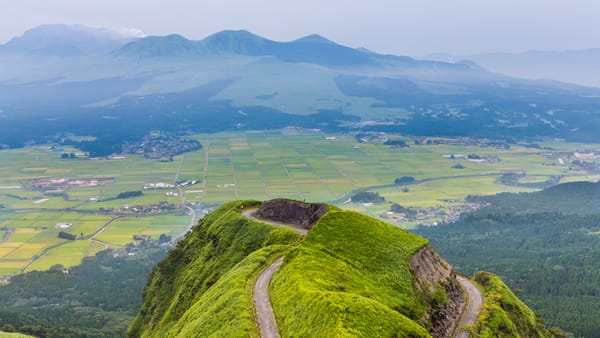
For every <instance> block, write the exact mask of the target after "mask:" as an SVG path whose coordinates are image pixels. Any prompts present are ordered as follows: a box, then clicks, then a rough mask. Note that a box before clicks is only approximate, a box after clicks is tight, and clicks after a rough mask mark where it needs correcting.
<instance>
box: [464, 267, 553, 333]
mask: <svg viewBox="0 0 600 338" xmlns="http://www.w3.org/2000/svg"><path fill="white" fill-rule="evenodd" d="M475 280H476V281H477V282H478V283H479V284H481V285H482V286H483V287H484V289H485V299H486V302H485V307H484V310H483V311H482V312H481V315H480V316H479V318H478V322H477V323H476V325H475V327H474V328H473V332H474V333H475V334H476V335H477V336H478V337H482V338H484V337H490V338H491V337H561V336H563V332H562V331H560V330H558V329H553V330H552V332H551V331H549V330H547V329H546V328H545V327H544V325H543V323H542V322H540V321H539V320H538V318H537V317H536V315H535V313H534V312H533V311H531V309H530V308H528V307H527V305H525V304H524V303H523V302H521V301H520V300H519V298H517V296H515V294H514V293H512V291H510V289H509V288H508V286H506V284H504V282H502V280H501V279H500V278H499V277H498V276H495V275H493V274H491V273H489V272H478V273H477V274H476V275H475Z"/></svg>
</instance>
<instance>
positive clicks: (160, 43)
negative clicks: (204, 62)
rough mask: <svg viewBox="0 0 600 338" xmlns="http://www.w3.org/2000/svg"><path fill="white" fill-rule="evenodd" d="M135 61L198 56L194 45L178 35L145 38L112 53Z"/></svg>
mask: <svg viewBox="0 0 600 338" xmlns="http://www.w3.org/2000/svg"><path fill="white" fill-rule="evenodd" d="M113 54H114V55H116V56H126V57H127V56H128V57H133V58H136V59H159V58H177V57H190V56H197V55H199V54H200V52H199V50H198V48H197V46H196V44H195V43H194V42H193V41H190V40H188V39H186V38H185V37H183V36H181V35H179V34H170V35H166V36H147V37H145V38H141V39H139V40H136V41H133V42H130V43H128V44H127V45H125V46H123V47H122V48H120V49H118V50H117V51H115V52H114V53H113Z"/></svg>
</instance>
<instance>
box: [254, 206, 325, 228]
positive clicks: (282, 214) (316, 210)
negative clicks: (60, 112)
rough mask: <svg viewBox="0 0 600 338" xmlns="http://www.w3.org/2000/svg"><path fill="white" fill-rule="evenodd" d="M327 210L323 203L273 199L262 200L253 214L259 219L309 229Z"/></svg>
mask: <svg viewBox="0 0 600 338" xmlns="http://www.w3.org/2000/svg"><path fill="white" fill-rule="evenodd" d="M327 211H329V208H328V207H327V205H325V204H318V203H303V202H298V201H292V200H287V199H274V200H271V201H266V202H263V204H261V206H260V208H259V209H258V210H257V211H256V212H255V215H256V216H257V217H258V218H261V219H265V220H272V221H276V222H280V223H285V224H294V225H297V226H300V227H302V228H304V229H310V228H312V227H313V226H314V225H315V223H317V221H318V220H319V218H321V216H323V215H324V214H325V213H327Z"/></svg>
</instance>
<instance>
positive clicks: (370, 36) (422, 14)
mask: <svg viewBox="0 0 600 338" xmlns="http://www.w3.org/2000/svg"><path fill="white" fill-rule="evenodd" d="M599 15H600V1H592V0H527V1H523V0H485V1H482V0H453V1H443V0H413V1H407V0H370V1H364V0H327V1H323V0H302V1H297V0H293V1H292V0H284V1H282V0H220V1H197V0H85V1H82V0H43V1H40V0H19V1H3V4H2V10H1V11H0V22H2V25H1V26H0V43H4V42H6V41H8V40H9V39H10V38H11V37H14V36H19V35H21V34H22V33H23V31H25V30H27V29H30V28H33V27H35V26H38V25H41V24H48V23H67V24H73V23H79V24H85V25H90V26H101V27H108V28H113V29H117V30H120V31H122V32H128V33H130V34H134V35H142V34H147V35H166V34H171V33H179V34H182V35H184V36H185V37H187V38H189V39H202V38H204V37H206V36H207V35H210V34H212V33H214V32H217V31H220V30H224V29H247V30H249V31H251V32H253V33H255V34H258V35H261V36H264V37H266V38H269V39H273V40H278V41H288V40H292V39H296V38H299V37H301V36H304V35H308V34H312V33H317V34H320V35H323V36H325V37H327V38H329V39H331V40H334V41H336V42H338V43H341V44H344V45H348V46H353V47H366V48H368V49H371V50H374V51H377V52H381V53H392V54H401V55H412V56H422V55H426V54H429V53H436V52H447V53H453V54H473V53H485V52H495V51H505V52H521V51H527V50H565V49H583V48H594V47H600V35H598V34H597V33H598V30H599V28H600V23H599V22H600V21H598V16H599Z"/></svg>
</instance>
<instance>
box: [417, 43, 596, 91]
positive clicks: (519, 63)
mask: <svg viewBox="0 0 600 338" xmlns="http://www.w3.org/2000/svg"><path fill="white" fill-rule="evenodd" d="M429 58H433V59H436V60H441V61H446V62H448V61H452V60H459V59H463V58H467V59H470V60H473V61H474V62H476V63H477V64H479V65H481V66H483V67H485V68H487V69H489V70H491V71H494V72H498V73H503V74H506V75H510V76H515V77H521V78H528V79H551V80H556V81H563V82H571V83H576V84H579V85H584V86H594V87H600V48H592V49H581V50H565V51H528V52H524V53H487V54H475V55H463V56H453V55H448V54H434V55H430V56H429Z"/></svg>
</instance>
